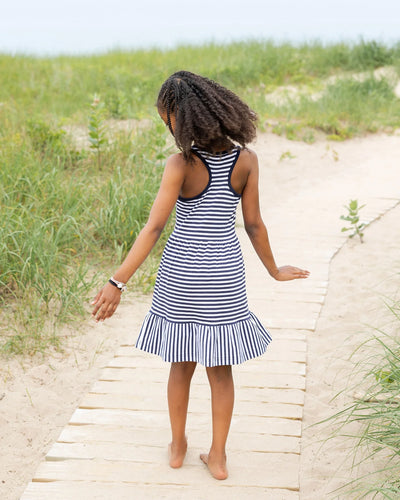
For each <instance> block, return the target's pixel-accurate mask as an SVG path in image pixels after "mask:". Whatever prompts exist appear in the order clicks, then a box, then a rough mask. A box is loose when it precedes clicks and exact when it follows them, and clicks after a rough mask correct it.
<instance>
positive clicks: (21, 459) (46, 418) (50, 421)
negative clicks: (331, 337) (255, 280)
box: [0, 134, 400, 499]
mask: <svg viewBox="0 0 400 500" xmlns="http://www.w3.org/2000/svg"><path fill="white" fill-rule="evenodd" d="M255 149H256V150H257V152H258V154H259V158H260V165H261V166H262V169H261V203H262V209H263V213H264V216H265V221H266V223H267V225H268V226H269V231H270V235H271V240H272V245H273V248H278V249H279V247H280V246H282V245H281V243H280V242H282V241H284V240H285V239H286V238H288V237H290V235H291V234H292V233H293V231H295V232H296V231H298V230H301V234H303V238H304V240H305V241H306V240H307V234H308V229H309V227H310V225H312V224H313V222H314V220H318V221H321V219H322V220H323V221H324V226H325V227H326V235H327V238H329V237H330V236H331V235H332V234H336V232H337V231H339V230H340V227H341V225H342V223H341V221H339V215H340V214H342V213H343V209H342V205H343V204H344V203H346V202H347V201H348V200H349V199H350V198H359V197H360V195H361V194H368V195H369V196H371V197H372V198H373V195H374V193H375V192H378V191H379V186H378V185H377V183H381V184H382V185H386V184H388V183H391V179H392V178H393V177H392V176H393V169H394V167H395V166H394V165H393V163H394V162H393V157H394V156H395V155H396V151H397V154H398V151H399V138H398V137H396V136H384V135H376V136H370V137H368V138H362V139H354V140H351V141H347V142H344V143H338V144H335V143H328V142H325V141H319V142H317V143H316V144H313V145H308V144H304V143H297V142H291V141H287V140H286V139H284V138H281V137H277V136H274V135H272V134H265V135H261V136H260V137H259V139H258V142H257V144H256V145H255ZM287 151H290V152H291V154H292V155H293V156H294V158H293V159H285V160H282V161H280V158H281V155H282V154H283V153H285V152H287ZM386 166H387V167H388V173H387V176H388V177H387V176H386V169H385V168H383V167H386ZM396 167H397V166H396ZM389 170H390V175H389ZM378 174H379V175H378ZM332 191H333V192H335V193H336V196H337V200H338V203H337V209H336V211H333V212H332V211H329V212H328V211H327V210H326V208H325V206H324V201H325V199H326V196H327V193H328V194H329V193H330V192H332ZM360 201H361V202H362V201H363V199H362V198H361V197H360ZM365 210H366V211H367V210H368V207H366V209H365ZM374 210H375V209H374ZM375 211H376V210H375ZM288 214H291V215H292V217H290V218H288ZM299 220H301V221H302V223H301V225H302V227H301V228H300V227H299ZM270 221H273V223H271V224H270ZM379 224H381V225H384V224H385V218H384V219H383V220H382V221H381V222H380V223H379ZM389 228H390V226H389ZM371 229H372V228H371ZM386 232H389V230H388V229H386ZM392 236H393V238H394V239H393V241H394V242H395V243H396V244H397V247H398V244H399V243H400V241H399V240H398V239H397V240H396V239H395V238H396V235H392V234H391V238H392ZM397 238H398V236H397ZM275 242H276V244H275ZM364 248H366V247H364ZM277 257H278V261H279V262H282V260H283V259H284V260H286V259H287V261H289V262H293V263H294V264H298V265H304V266H306V267H310V269H311V270H312V271H313V259H312V256H307V255H304V252H302V249H301V243H297V244H296V246H294V247H293V248H292V249H291V250H290V251H288V252H286V253H285V254H284V255H279V253H277ZM375 265H383V261H382V259H379V260H378V263H376V262H375ZM337 276H338V279H340V276H341V273H340V272H339V273H338V274H337ZM343 276H345V275H344V274H343ZM132 302H133V306H132V304H128V302H126V303H125V304H124V305H123V306H122V307H121V308H120V310H119V312H118V316H117V317H116V318H114V319H113V320H112V321H110V322H109V323H108V324H107V325H101V326H99V325H97V326H93V325H89V324H88V327H87V328H88V329H87V330H86V329H85V332H84V333H83V334H82V335H79V336H78V337H75V338H71V339H70V344H69V346H68V347H67V349H66V354H65V355H55V356H54V357H52V358H50V359H49V360H43V361H40V360H37V359H35V360H30V361H26V360H25V361H23V362H21V363H19V362H18V361H17V360H13V361H11V362H9V363H5V364H4V365H3V366H2V371H1V374H2V383H3V384H4V385H3V387H4V389H2V390H1V391H0V397H1V395H2V393H4V394H5V396H4V397H3V399H2V400H1V402H0V419H1V422H2V424H3V425H2V426H1V429H2V430H1V436H0V437H1V445H2V450H6V452H5V453H2V456H1V457H0V461H1V462H0V466H1V470H4V471H5V476H3V477H2V480H3V482H2V483H1V484H0V494H1V497H2V498H9V499H14V498H19V495H20V493H21V492H22V491H23V489H24V486H25V485H26V483H27V481H28V480H30V478H31V477H32V475H33V473H34V471H35V469H36V467H37V464H38V463H39V462H40V461H41V460H42V459H43V457H44V455H45V453H46V451H47V450H48V448H49V446H50V444H51V443H52V442H53V441H55V439H56V438H57V436H58V435H59V433H60V430H61V428H62V427H63V426H64V425H65V424H66V423H67V422H68V420H69V418H70V416H71V414H72V412H73V409H74V408H75V407H76V405H77V402H78V401H79V400H80V399H81V398H82V395H83V394H85V393H86V392H87V390H88V387H89V386H90V385H91V384H92V383H93V381H94V380H96V379H97V374H98V372H99V368H100V367H101V366H104V365H105V364H107V360H108V359H110V358H111V356H112V353H113V352H114V350H115V348H116V347H117V346H118V345H120V344H121V342H122V341H123V339H124V338H125V336H126V335H128V334H129V333H130V332H132V330H136V331H137V329H138V326H139V325H140V323H141V320H142V318H143V315H144V313H145V311H146V310H147V307H148V306H147V304H146V303H138V302H137V301H135V300H132ZM356 308H359V309H358V310H359V311H361V310H362V309H363V304H357V306H356ZM343 328H344V330H346V329H347V327H345V326H343ZM313 335H315V334H313ZM67 345H68V344H67ZM321 349H322V347H321ZM99 350H100V351H102V352H100V353H98V354H96V352H97V351H99ZM50 365H51V367H52V368H49V366H50ZM314 365H316V366H320V361H319V357H318V352H317V355H315V356H309V373H310V374H312V373H313V372H312V367H313V366H314ZM310 380H312V379H310ZM316 380H318V377H317V378H316ZM325 389H326V388H325ZM310 390H311V391H313V390H315V394H317V396H316V397H318V398H319V396H318V393H319V392H318V391H322V392H323V388H322V389H321V388H320V387H319V386H318V387H315V388H313V385H312V383H310ZM327 390H328V391H331V388H330V387H329V388H328V389H327ZM311 394H312V392H311ZM327 394H328V396H326V397H327V398H328V399H329V398H330V394H331V393H330V392H328V393H327ZM307 404H308V403H307V402H306V405H307ZM307 412H308V410H307V406H306V415H307ZM309 449H311V448H309ZM311 454H313V452H311ZM321 467H322V470H324V469H323V466H321ZM304 471H305V472H304V475H305V477H311V476H310V474H309V469H307V460H306V462H305V464H304ZM307 471H308V472H307ZM316 474H317V477H316V479H315V478H314V479H313V480H312V481H311V480H310V481H311V482H310V483H307V482H305V483H303V485H302V489H304V491H307V489H310V488H314V486H315V483H313V481H317V483H318V480H319V479H318V474H320V471H317V473H316ZM304 498H308V496H306V494H305V496H304ZM310 498H311V497H310ZM316 498H317V497H316Z"/></svg>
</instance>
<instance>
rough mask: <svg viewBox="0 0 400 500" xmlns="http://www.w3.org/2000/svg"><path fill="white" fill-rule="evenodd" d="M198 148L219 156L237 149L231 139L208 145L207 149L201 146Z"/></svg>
mask: <svg viewBox="0 0 400 500" xmlns="http://www.w3.org/2000/svg"><path fill="white" fill-rule="evenodd" d="M198 147H199V148H200V149H206V151H208V152H209V153H213V154H218V153H223V152H224V151H230V150H231V149H233V148H234V147H235V144H234V143H233V142H232V141H230V140H229V139H220V140H216V141H213V142H212V143H210V144H208V146H207V148H204V147H202V146H201V145H198Z"/></svg>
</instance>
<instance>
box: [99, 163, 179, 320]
mask: <svg viewBox="0 0 400 500" xmlns="http://www.w3.org/2000/svg"><path fill="white" fill-rule="evenodd" d="M184 178H185V164H184V161H183V159H182V157H181V155H179V154H176V155H173V156H171V157H170V158H169V159H168V160H167V163H166V166H165V169H164V174H163V177H162V180H161V185H160V189H159V191H158V194H157V196H156V199H155V200H154V203H153V206H152V208H151V211H150V215H149V218H148V221H147V223H146V225H145V226H144V227H143V229H142V230H141V231H140V233H139V235H138V237H137V238H136V240H135V242H134V244H133V246H132V248H131V249H130V251H129V253H128V255H127V256H126V258H125V260H124V261H123V263H122V264H121V266H120V267H119V268H118V269H117V271H116V272H115V273H114V275H113V277H114V278H115V279H116V280H117V281H122V282H123V283H126V282H127V281H128V280H129V279H130V278H131V277H132V275H133V274H134V273H135V271H136V270H137V269H138V268H139V266H140V265H141V264H142V263H143V262H144V261H145V259H146V257H147V256H148V255H149V253H150V251H151V249H152V248H153V247H154V245H155V244H156V242H157V240H158V238H159V237H160V235H161V232H162V230H163V229H164V226H165V224H166V222H167V220H168V217H169V216H170V214H171V212H172V210H173V208H174V206H175V203H176V200H177V199H178V196H179V193H180V190H181V187H182V184H183V180H184ZM120 299H121V292H120V290H118V288H116V287H115V286H113V285H111V284H110V283H107V284H106V285H105V286H104V287H103V288H102V289H101V290H100V292H99V293H98V294H97V295H96V297H95V299H94V300H93V302H92V304H93V305H95V307H94V308H93V311H92V315H93V316H94V317H95V318H96V320H97V321H103V320H104V319H106V318H109V317H110V316H112V315H113V314H114V312H115V310H116V309H117V306H118V304H119V302H120Z"/></svg>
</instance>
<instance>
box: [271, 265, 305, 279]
mask: <svg viewBox="0 0 400 500" xmlns="http://www.w3.org/2000/svg"><path fill="white" fill-rule="evenodd" d="M309 276H310V271H306V270H305V269H300V268H299V267H294V266H281V267H278V269H277V271H275V273H274V274H272V277H273V278H275V279H276V280H277V281H290V280H297V279H304V278H308V277H309Z"/></svg>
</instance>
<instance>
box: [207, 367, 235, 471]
mask: <svg viewBox="0 0 400 500" xmlns="http://www.w3.org/2000/svg"><path fill="white" fill-rule="evenodd" d="M207 376H208V380H209V382H210V387H211V404H212V421H213V439H212V443H211V448H210V451H209V453H208V454H202V455H200V458H201V460H203V462H204V463H205V464H206V465H207V467H208V468H209V470H210V472H211V474H212V475H213V477H215V479H226V478H227V477H228V470H227V468H226V453H225V444H226V440H227V437H228V432H229V427H230V425H231V419H232V412H233V402H234V398H235V391H234V386H233V378H232V367H231V366H229V365H226V366H215V367H210V368H207Z"/></svg>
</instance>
